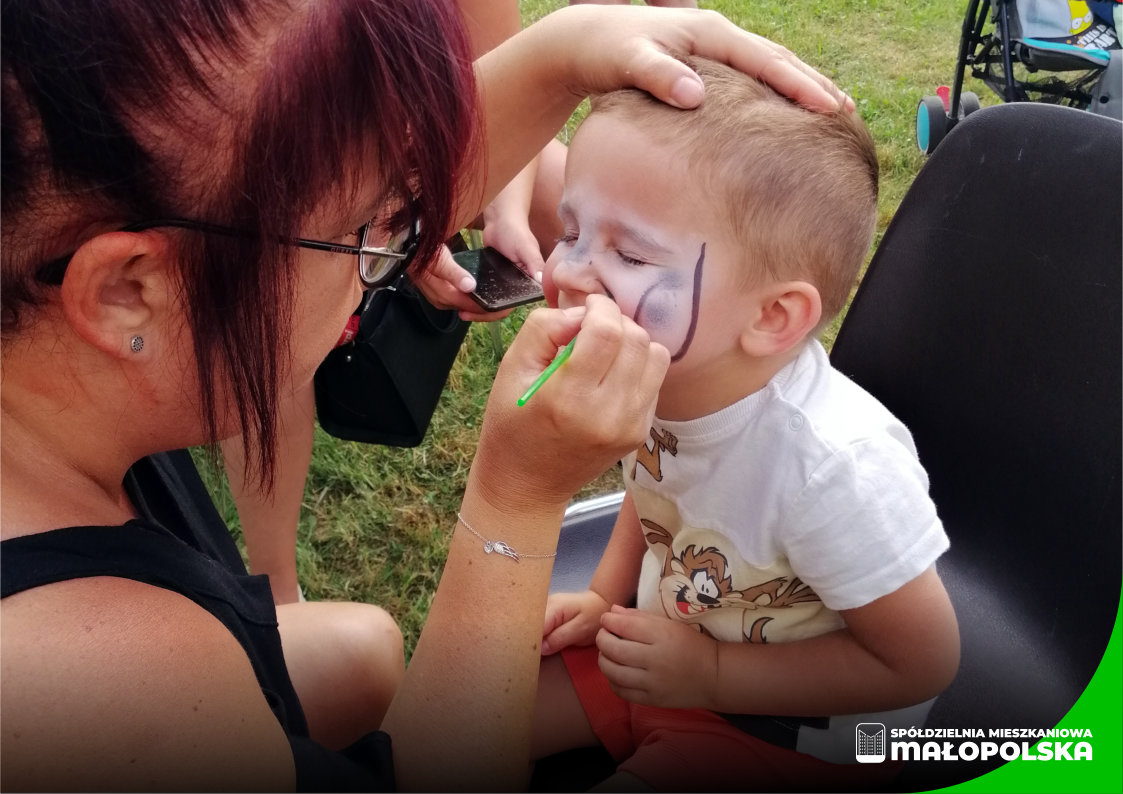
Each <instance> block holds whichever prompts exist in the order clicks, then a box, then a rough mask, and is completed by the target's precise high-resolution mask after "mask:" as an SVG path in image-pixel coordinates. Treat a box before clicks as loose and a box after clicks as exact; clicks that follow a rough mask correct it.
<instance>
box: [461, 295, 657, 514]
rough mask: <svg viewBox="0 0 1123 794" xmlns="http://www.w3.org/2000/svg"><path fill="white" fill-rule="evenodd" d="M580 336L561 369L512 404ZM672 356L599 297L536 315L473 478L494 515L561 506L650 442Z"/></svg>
mask: <svg viewBox="0 0 1123 794" xmlns="http://www.w3.org/2000/svg"><path fill="white" fill-rule="evenodd" d="M578 331H580V333H579V334H578V338H577V343H576V345H575V346H574V349H573V353H572V355H571V356H570V357H569V360H568V361H567V362H565V364H564V365H562V366H561V367H560V368H559V369H558V370H557V371H556V372H555V373H554V374H553V376H551V377H550V379H549V380H548V381H546V383H545V384H544V385H543V386H542V387H541V388H540V389H539V390H538V392H537V393H535V395H534V396H533V397H532V398H531V399H530V400H529V401H527V402H526V404H525V405H523V406H518V405H517V404H516V401H517V400H518V398H519V397H520V396H521V395H522V394H523V393H524V392H525V391H526V389H527V388H528V387H529V386H530V384H531V383H533V382H534V380H535V379H536V378H537V377H538V376H539V374H540V373H541V372H542V371H543V370H544V369H545V368H546V367H547V365H549V364H550V362H551V361H553V359H554V358H555V357H556V356H557V354H558V351H559V349H560V348H562V347H564V346H565V345H566V344H567V343H568V342H569V341H570V340H571V339H572V338H573V336H574V334H577V333H578ZM669 364H670V354H669V353H668V352H667V350H666V348H664V347H663V346H662V345H659V344H657V343H654V342H652V341H651V339H650V337H649V336H648V334H647V332H646V331H644V330H643V329H642V328H640V327H639V326H638V325H636V324H635V323H634V322H632V320H631V319H630V318H628V317H626V316H624V315H623V314H621V313H620V309H619V308H618V307H617V306H616V304H615V303H613V302H612V301H611V300H609V299H608V298H606V297H604V296H602V295H591V296H589V298H588V300H587V302H586V305H585V306H584V307H575V308H571V309H567V310H558V309H538V310H536V311H534V312H532V313H531V314H530V315H529V316H528V317H527V320H526V322H525V323H524V325H523V327H522V330H521V331H520V332H519V334H518V336H517V337H516V338H515V340H514V342H513V343H512V344H511V347H510V348H509V349H508V351H507V354H506V356H504V358H503V363H502V364H501V365H500V367H499V372H498V374H497V375H496V378H495V383H494V385H493V386H492V390H491V396H490V398H489V399H488V405H487V411H486V414H485V417H484V424H483V429H482V431H481V434H480V445H479V449H478V451H477V453H476V460H475V462H474V463H473V466H472V477H471V480H472V482H473V484H474V485H475V487H476V488H477V489H478V490H479V494H480V496H481V497H482V498H484V499H486V500H487V501H488V502H489V503H490V504H491V505H492V506H493V507H495V508H497V509H500V510H504V511H507V512H509V513H510V514H512V515H517V514H518V512H519V511H520V510H522V509H525V508H530V507H536V506H557V505H564V504H565V503H566V502H568V501H569V499H570V498H572V496H573V495H574V494H575V493H576V492H577V490H578V489H579V488H581V486H583V485H585V484H586V483H587V482H589V481H590V480H592V479H594V478H595V477H596V476H597V475H599V474H600V473H601V472H603V471H604V470H605V469H607V468H608V467H609V466H611V465H612V464H613V463H615V462H616V461H618V460H619V459H620V458H622V457H623V456H624V455H626V454H627V453H628V452H631V451H632V450H633V449H635V448H636V447H638V446H639V445H640V443H642V441H643V439H644V438H646V437H647V434H648V430H649V428H650V426H651V420H652V417H653V415H654V413H655V402H656V398H657V397H658V393H659V387H660V385H661V384H662V382H663V376H664V375H665V374H666V371H667V367H668V365H669Z"/></svg>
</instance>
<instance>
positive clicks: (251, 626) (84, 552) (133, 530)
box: [0, 450, 394, 791]
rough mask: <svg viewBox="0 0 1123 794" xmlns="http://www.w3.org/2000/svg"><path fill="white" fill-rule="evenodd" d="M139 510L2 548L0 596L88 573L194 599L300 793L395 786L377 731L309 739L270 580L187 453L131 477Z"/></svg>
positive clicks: (152, 461)
mask: <svg viewBox="0 0 1123 794" xmlns="http://www.w3.org/2000/svg"><path fill="white" fill-rule="evenodd" d="M125 489H126V491H127V492H128V494H129V497H130V499H131V500H132V502H133V504H134V506H135V507H136V509H137V514H138V515H139V516H140V518H136V519H133V520H130V521H127V522H125V523H124V524H122V525H120V526H88V527H66V528H62V529H56V530H52V531H49V532H41V533H38V534H34V535H27V536H24V537H18V538H13V539H11V540H6V541H3V542H2V543H0V595H2V596H3V597H4V598H6V597H8V596H9V595H13V594H15V593H20V592H23V591H25V590H30V589H32V588H35V587H40V586H42V585H46V584H53V583H55V582H60V581H66V580H70V579H81V578H86V577H91V576H116V577H121V578H124V579H132V580H135V581H138V582H144V583H146V584H150V585H154V586H156V587H162V588H164V589H167V590H171V591H173V592H176V593H179V594H181V595H183V596H185V597H187V598H190V599H191V600H192V601H194V602H195V603H196V604H198V605H199V606H201V607H202V608H203V609H205V610H206V611H207V612H209V613H210V614H212V615H214V617H216V618H217V619H218V620H220V621H221V622H222V624H223V625H224V626H226V628H227V629H228V630H229V631H230V633H231V634H233V635H234V637H235V638H236V639H237V640H238V642H239V643H240V644H241V646H242V648H243V649H244V650H245V652H246V655H247V656H248V657H249V660H250V663H251V664H252V665H253V670H254V673H255V674H256V676H257V680H258V683H259V684H260V686H261V691H262V694H263V695H264V696H265V698H266V700H267V702H268V703H269V706H270V708H271V709H272V710H273V713H274V714H275V715H276V717H277V720H278V721H279V722H280V723H281V726H282V728H284V731H285V733H286V735H287V736H288V738H289V743H290V744H291V745H292V748H293V757H294V760H295V762H296V771H297V787H298V789H302V790H356V791H357V790H366V791H370V790H391V789H393V787H394V779H393V767H392V764H391V761H390V741H389V737H387V736H386V735H385V734H382V733H374V734H370V735H369V736H367V737H365V738H364V739H363V740H362V741H360V742H358V743H356V745H353V746H352V747H351V748H348V750H346V751H344V752H343V753H333V752H330V751H328V750H326V749H324V748H323V747H321V746H320V745H317V744H315V743H314V742H313V741H312V740H311V739H309V738H308V724H307V722H306V721H305V718H304V712H303V710H302V709H301V707H300V700H299V699H298V698H297V695H296V691H295V690H294V689H293V686H292V681H291V680H290V678H289V674H288V669H287V668H286V667H285V661H284V655H283V653H282V651H281V637H280V633H279V632H278V630H277V613H276V610H275V608H274V606H273V597H272V593H271V591H270V589H269V580H268V578H267V577H265V576H251V575H249V573H248V572H247V571H246V568H245V565H244V564H243V562H242V558H241V555H240V554H239V553H238V548H237V546H236V545H235V543H234V540H233V538H232V537H231V536H230V532H229V530H228V528H227V527H226V524H225V523H224V522H223V521H222V518H221V517H220V516H219V514H218V511H217V510H216V509H215V507H214V504H213V502H212V501H211V499H210V496H209V494H208V493H207V491H206V488H205V487H204V486H203V483H202V480H200V478H199V474H198V471H197V470H196V469H195V465H194V463H193V461H192V460H191V457H190V455H189V454H188V453H187V452H186V451H183V450H180V451H177V452H171V453H164V454H160V455H154V456H152V457H149V458H145V459H143V460H141V461H139V462H138V463H137V464H136V465H134V466H133V468H132V469H130V470H129V473H128V475H127V476H126V478H125Z"/></svg>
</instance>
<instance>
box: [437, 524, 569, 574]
mask: <svg viewBox="0 0 1123 794" xmlns="http://www.w3.org/2000/svg"><path fill="white" fill-rule="evenodd" d="M456 520H457V521H458V522H459V523H461V524H463V525H464V528H465V529H466V530H468V531H469V532H471V533H472V534H473V535H475V536H476V537H477V538H479V539H480V540H482V541H483V542H484V553H485V554H491V553H492V552H495V553H496V554H502V555H503V556H505V557H510V558H511V559H512V560H514V561H515V562H518V561H519V558H520V557H525V558H526V559H528V560H548V559H550V558H551V557H557V556H558V553H557V552H556V551H555V552H554V553H553V554H519V553H518V552H516V551H515V550H514V549H512V548H511V547H510V546H509V545H507V543H506V541H502V540H488V539H487V538H485V537H484V536H483V535H481V534H480V533H479V532H476V530H474V529H472V525H471V524H469V523H468V522H467V521H465V520H464V516H462V515H460V514H459V513H457V514H456Z"/></svg>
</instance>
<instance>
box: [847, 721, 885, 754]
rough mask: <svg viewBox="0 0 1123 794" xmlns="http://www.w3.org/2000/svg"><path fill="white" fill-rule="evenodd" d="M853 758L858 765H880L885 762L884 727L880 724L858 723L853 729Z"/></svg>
mask: <svg viewBox="0 0 1123 794" xmlns="http://www.w3.org/2000/svg"><path fill="white" fill-rule="evenodd" d="M854 757H855V758H856V759H857V761H858V763H859V764H880V763H881V762H882V761H884V760H885V726H884V725H882V724H881V723H880V722H859V723H858V725H857V726H856V727H855V728H854Z"/></svg>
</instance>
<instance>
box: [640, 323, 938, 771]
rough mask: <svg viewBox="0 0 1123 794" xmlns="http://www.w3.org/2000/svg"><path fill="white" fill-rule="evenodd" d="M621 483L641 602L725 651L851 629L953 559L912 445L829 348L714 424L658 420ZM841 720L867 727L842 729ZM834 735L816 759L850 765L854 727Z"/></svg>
mask: <svg viewBox="0 0 1123 794" xmlns="http://www.w3.org/2000/svg"><path fill="white" fill-rule="evenodd" d="M624 479H625V485H626V487H627V489H628V492H629V494H630V495H631V496H632V499H633V500H634V502H635V505H636V509H637V511H638V513H639V517H640V520H641V523H642V524H643V527H644V532H645V537H646V539H647V542H648V551H647V553H646V554H645V555H644V559H643V567H642V573H641V575H640V583H639V595H638V606H639V607H640V608H641V609H646V610H650V611H653V612H657V613H659V614H663V615H667V616H669V617H671V618H673V619H677V620H683V621H686V622H689V623H694V624H697V625H699V626H700V627H702V628H703V629H704V630H705V631H707V632H708V633H709V634H711V635H713V636H714V637H716V638H717V639H719V640H723V641H742V642H785V641H791V640H797V639H801V638H804V637H811V636H815V635H818V634H823V633H826V632H828V631H832V630H834V629H837V628H840V627H841V626H842V625H843V621H842V619H841V617H839V615H838V610H843V609H853V608H856V607H860V606H864V605H866V604H868V603H870V602H871V601H873V600H875V599H877V598H880V597H881V596H884V595H887V594H889V593H892V592H893V591H895V590H897V589H898V588H899V587H901V586H902V585H904V584H905V583H907V582H909V581H911V580H912V579H914V578H916V577H917V576H918V575H919V574H921V573H922V572H923V571H924V570H925V569H927V568H928V567H929V566H930V565H932V563H933V562H934V561H935V560H936V558H937V557H939V556H940V554H942V553H943V552H944V551H945V550H946V549H947V548H948V539H947V535H946V534H945V533H944V530H943V525H942V524H941V523H940V519H939V518H938V516H937V515H936V508H935V506H934V505H933V503H932V500H931V499H930V498H929V496H928V477H927V474H926V473H925V471H924V469H923V468H922V467H921V465H920V462H919V460H918V459H917V454H916V448H915V446H914V445H913V441H912V436H911V434H910V433H909V431H908V430H907V428H905V427H904V425H902V424H901V423H900V422H899V421H897V420H896V419H895V418H894V417H893V415H892V414H890V413H889V411H888V410H886V409H885V407H884V406H882V405H881V404H880V403H879V402H878V401H877V400H876V399H874V398H873V397H872V396H871V395H870V394H868V393H867V392H865V391H864V390H863V389H861V388H860V387H859V386H857V385H856V384H855V383H853V382H852V381H851V380H849V379H848V378H847V377H846V376H844V375H843V374H842V373H840V372H838V371H837V370H835V369H833V368H832V367H831V365H830V361H829V360H828V358H827V354H826V351H825V350H824V349H823V347H822V345H820V344H819V343H818V342H811V343H810V344H808V345H807V346H806V347H805V348H804V350H803V351H801V353H800V354H799V356H798V357H797V358H796V359H795V360H794V361H792V362H791V363H790V364H789V365H787V366H786V367H785V368H784V369H783V370H781V371H780V372H779V373H778V374H777V375H776V376H775V377H774V378H772V380H771V381H770V382H769V383H768V385H767V386H765V388H763V389H761V390H760V391H758V392H755V393H753V394H751V395H749V396H748V397H745V398H744V399H742V400H740V401H739V402H737V403H734V404H733V405H731V406H729V407H727V408H724V409H722V410H721V411H718V412H717V413H714V414H710V415H709V416H705V417H702V418H700V419H695V420H690V421H686V422H671V421H664V420H661V419H659V418H658V417H657V418H656V419H655V423H654V426H653V427H652V429H651V437H650V438H649V440H648V442H647V445H646V446H644V447H643V448H641V449H640V450H638V451H637V452H636V453H633V454H631V455H629V456H628V457H627V458H625V459H624ZM928 705H930V704H922V706H923V708H922V709H921V710H920V711H918V710H917V709H908V710H905V712H906V713H904V714H901V715H900V716H901V717H902V718H903V719H905V720H906V721H905V722H904V723H903V727H907V726H909V725H913V724H917V725H919V724H920V722H922V721H923V717H924V714H926V712H927V706H928ZM861 716H862V717H863V719H862V720H857V721H876V722H883V723H885V722H886V719H884V718H883V719H877V720H873V719H870V720H866V719H864V718H865V717H868V716H871V715H861ZM877 716H881V717H884V716H885V715H877ZM843 721H845V723H846V724H847V725H850V724H852V723H853V722H854V721H855V720H853V719H850V718H847V719H845V720H840V719H838V718H834V719H832V720H831V724H832V726H834V725H835V724H836V723H839V724H841V723H842V722H843ZM889 722H891V723H897V724H900V723H899V722H898V721H897V720H894V719H892V718H890V719H889ZM887 724H888V723H887ZM805 733H806V734H807V735H808V736H811V737H812V738H813V734H814V733H815V732H814V731H813V730H812V729H808V728H807V727H806V726H804V727H803V728H801V729H800V746H799V747H798V748H797V749H800V750H805V749H806V748H805V746H804V745H806V742H805V740H804V734H805ZM832 733H837V734H839V735H837V736H835V737H834V738H833V739H832V740H831V742H828V744H838V742H840V741H843V740H845V741H844V742H843V744H844V746H843V747H841V748H840V747H835V748H834V749H830V748H820V751H816V750H815V749H813V748H812V749H807V750H806V751H808V752H812V753H813V754H815V755H818V756H819V757H825V758H828V760H832V761H842V762H845V761H851V762H853V761H854V757H853V756H854V754H853V747H854V745H853V731H852V729H851V730H850V732H849V734H848V736H847V735H844V734H845V733H846V732H845V731H841V732H839V731H832ZM821 738H822V737H821ZM812 743H813V742H812ZM838 753H841V754H842V755H841V757H837V756H838Z"/></svg>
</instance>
